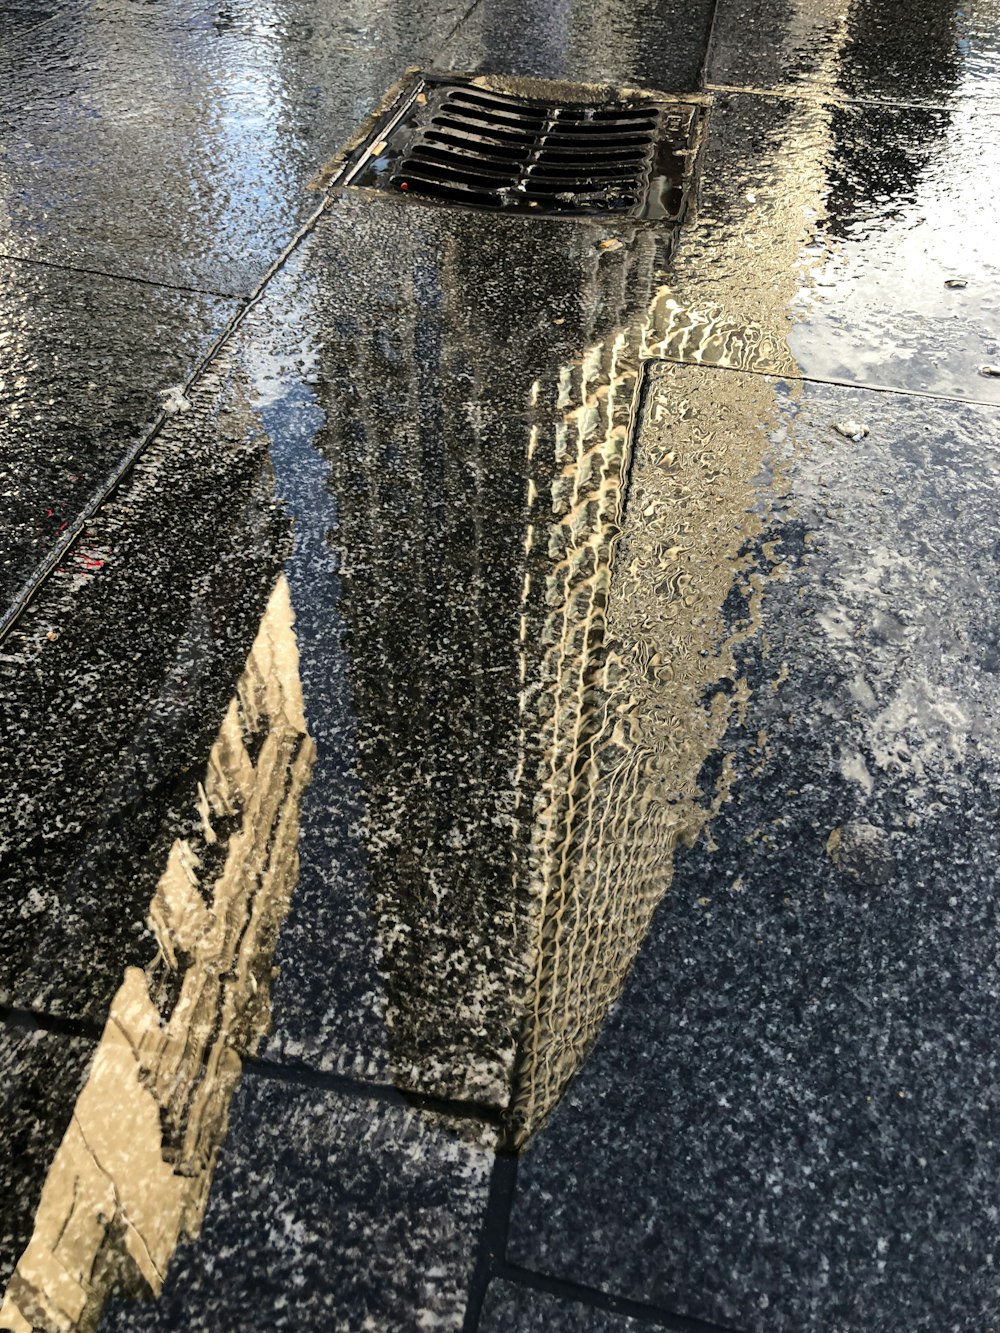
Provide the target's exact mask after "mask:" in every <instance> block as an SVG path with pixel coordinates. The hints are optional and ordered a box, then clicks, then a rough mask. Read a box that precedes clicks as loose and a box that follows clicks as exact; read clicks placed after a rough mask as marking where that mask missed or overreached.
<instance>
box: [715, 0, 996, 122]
mask: <svg viewBox="0 0 1000 1333" xmlns="http://www.w3.org/2000/svg"><path fill="white" fill-rule="evenodd" d="M714 37H715V40H714V42H713V47H712V58H711V66H710V70H709V78H710V79H711V80H712V81H713V82H715V83H723V84H739V85H741V86H746V85H749V86H752V87H755V88H771V89H774V90H778V89H781V90H786V91H796V92H801V93H807V94H816V93H819V94H821V95H822V94H826V93H831V92H837V93H840V94H842V95H843V94H846V95H847V96H849V97H861V98H865V99H876V100H886V101H893V102H921V103H933V104H936V105H939V106H949V105H951V104H953V103H955V102H957V101H961V100H973V99H976V100H978V99H982V98H996V97H998V96H1000V90H998V89H997V85H996V76H995V66H996V61H997V56H998V54H1000V9H998V7H997V5H996V0H976V3H974V4H971V5H967V6H963V7H955V6H952V5H947V4H944V5H943V4H939V3H938V0H916V3H908V4H906V6H905V8H904V7H903V6H901V5H899V4H894V3H889V4H886V3H884V2H883V0H861V3H859V4H854V5H851V6H849V7H845V6H844V5H842V4H840V3H838V0H783V2H782V3H779V4H772V3H765V0H721V3H720V4H719V7H718V14H717V17H716V21H715V32H714Z"/></svg>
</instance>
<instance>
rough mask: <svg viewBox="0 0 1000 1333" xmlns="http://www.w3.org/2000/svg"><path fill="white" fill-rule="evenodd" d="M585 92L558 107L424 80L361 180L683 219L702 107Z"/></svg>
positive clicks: (458, 197) (493, 200) (463, 197)
mask: <svg viewBox="0 0 1000 1333" xmlns="http://www.w3.org/2000/svg"><path fill="white" fill-rule="evenodd" d="M580 92H581V100H579V101H576V100H567V101H565V102H557V101H555V100H554V99H553V100H552V101H547V100H541V99H538V98H534V97H523V96H520V95H519V94H517V93H514V92H506V91H503V92H500V91H496V90H495V89H493V88H480V87H477V86H474V85H473V84H472V82H471V81H460V80H459V81H456V80H455V79H454V78H452V77H449V78H448V79H442V78H436V77H434V76H425V77H424V78H423V79H422V80H421V82H420V84H419V86H418V87H417V88H415V90H414V94H413V97H412V101H411V104H410V107H409V110H408V112H407V113H406V114H405V115H404V116H402V117H401V118H400V119H399V120H398V121H397V123H396V124H395V126H394V128H393V130H392V132H391V134H390V135H389V137H388V138H386V139H385V140H382V141H379V142H377V153H375V152H374V151H373V153H372V155H371V156H370V157H369V159H368V161H367V162H366V164H365V166H364V168H363V169H362V171H361V172H360V173H359V174H358V176H356V177H355V180H354V183H355V184H358V185H373V186H377V187H379V188H382V189H387V190H393V191H399V192H401V193H406V194H409V195H413V196H418V197H420V196H424V197H428V198H432V199H437V200H446V201H450V202H451V203H455V204H460V205H464V206H466V207H474V208H489V209H497V210H509V211H524V212H527V211H531V212H534V213H554V214H562V213H586V214H619V215H621V214H624V215H626V216H631V217H640V218H663V219H666V220H669V221H679V220H680V219H681V216H682V214H683V211H684V208H685V204H686V199H687V194H688V188H687V187H688V186H689V184H690V180H691V177H692V168H693V157H694V152H695V149H696V145H697V135H698V128H699V125H700V116H701V107H700V106H699V105H697V104H694V103H684V102H676V101H668V100H667V99H666V98H663V99H662V100H661V99H659V98H657V97H655V96H653V95H650V96H646V95H641V96H639V95H636V96H634V97H622V98H620V99H614V98H608V97H607V96H605V97H604V98H601V99H598V98H596V97H594V98H593V99H592V100H589V101H588V100H584V99H585V98H586V96H587V93H588V92H589V90H583V89H581V90H580Z"/></svg>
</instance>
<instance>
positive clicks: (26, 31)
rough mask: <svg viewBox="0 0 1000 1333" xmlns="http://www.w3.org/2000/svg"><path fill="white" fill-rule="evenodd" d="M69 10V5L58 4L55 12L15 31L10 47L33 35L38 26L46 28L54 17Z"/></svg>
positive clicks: (62, 14) (60, 16)
mask: <svg viewBox="0 0 1000 1333" xmlns="http://www.w3.org/2000/svg"><path fill="white" fill-rule="evenodd" d="M69 12H70V7H69V5H60V6H59V8H58V9H57V10H56V11H55V13H54V14H50V15H49V16H48V18H47V19H39V20H38V22H37V23H33V24H32V25H31V27H30V28H22V29H21V30H20V31H19V32H17V33H15V35H14V37H13V38H12V40H11V47H13V46H14V45H15V44H16V43H17V42H20V41H22V40H23V39H24V38H25V37H34V35H35V33H36V32H38V30H39V28H47V27H48V25H49V24H50V23H55V21H56V19H60V18H62V17H63V16H64V15H65V14H68V13H69Z"/></svg>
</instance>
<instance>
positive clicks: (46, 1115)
mask: <svg viewBox="0 0 1000 1333" xmlns="http://www.w3.org/2000/svg"><path fill="white" fill-rule="evenodd" d="M93 1049H94V1048H93V1043H92V1042H89V1041H86V1040H84V1039H82V1038H78V1037H60V1036H56V1035H54V1034H53V1033H50V1032H41V1031H38V1030H32V1029H28V1028H25V1027H23V1026H21V1025H19V1024H17V1023H12V1024H10V1025H8V1024H7V1023H4V1022H0V1067H2V1069H3V1078H2V1079H0V1131H2V1132H0V1290H2V1289H3V1288H5V1287H6V1285H7V1282H8V1280H9V1278H10V1275H11V1273H12V1272H13V1271H14V1265H15V1264H16V1263H17V1260H18V1259H19V1257H20V1255H21V1251H22V1250H23V1249H24V1247H25V1245H27V1243H28V1240H29V1239H30V1237H31V1231H32V1226H33V1223H34V1217H35V1209H36V1207H37V1206H38V1198H39V1195H40V1194H41V1191H42V1185H43V1184H44V1182H45V1176H46V1173H47V1171H48V1169H49V1163H50V1162H51V1161H52V1158H53V1157H54V1156H55V1152H56V1149H57V1148H58V1146H59V1142H60V1140H61V1139H62V1136H63V1134H64V1132H65V1130H66V1126H67V1125H68V1124H69V1120H70V1116H71V1115H72V1112H73V1103H74V1101H75V1099H76V1094H77V1092H78V1091H79V1088H80V1086H81V1084H82V1083H83V1081H84V1078H85V1076H86V1071H87V1066H88V1064H89V1063H90V1058H91V1055H92V1054H93Z"/></svg>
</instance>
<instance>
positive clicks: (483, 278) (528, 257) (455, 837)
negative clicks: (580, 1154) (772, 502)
mask: <svg viewBox="0 0 1000 1333" xmlns="http://www.w3.org/2000/svg"><path fill="white" fill-rule="evenodd" d="M360 209H367V210H372V209H377V210H378V211H379V215H378V223H377V226H378V229H379V233H380V236H381V240H382V246H381V247H380V250H379V252H378V253H373V252H372V247H371V245H370V241H369V239H368V232H367V231H366V230H365V229H364V228H363V227H362V224H361V223H357V224H355V223H354V221H353V214H354V212H355V210H360ZM369 225H371V224H369ZM616 230H617V234H618V235H620V237H621V239H622V245H621V246H620V247H616V246H615V245H612V246H610V247H609V246H607V245H606V240H607V237H606V233H605V232H604V231H602V230H601V228H600V226H595V225H593V224H589V225H588V224H584V225H582V226H581V225H580V224H578V223H576V224H573V223H569V224H567V223H562V222H558V223H552V222H546V223H545V224H544V225H541V226H539V225H537V224H534V223H532V222H530V221H524V220H518V219H504V220H503V222H502V223H500V224H499V225H498V223H497V220H496V219H493V218H484V217H483V216H481V215H476V214H474V213H469V212H460V211H455V210H451V209H438V208H428V207H424V206H415V207H414V206H410V205H408V204H407V203H405V202H404V201H402V200H395V199H386V198H385V196H378V197H376V198H373V197H371V196H358V195H356V194H354V193H353V192H351V191H348V192H346V193H345V194H343V195H340V196H338V197H337V199H336V200H335V203H334V207H333V213H332V215H331V227H330V232H329V233H328V236H332V238H333V239H332V240H328V242H327V245H328V246H329V247H330V248H329V249H327V250H325V251H320V252H319V254H321V256H322V258H321V261H320V263H319V264H316V265H315V266H314V267H313V268H312V269H311V271H310V279H311V281H312V282H313V283H314V284H315V287H316V290H317V292H318V296H317V300H318V301H319V302H320V305H321V308H322V313H321V314H320V316H319V317H318V318H317V319H316V320H315V321H314V325H313V327H314V328H316V327H319V328H321V329H322V330H323V337H324V342H323V346H322V348H321V349H320V350H319V354H318V364H319V368H320V371H321V374H320V376H319V381H320V386H321V387H320V389H319V390H318V392H319V394H320V395H321V397H322V399H323V404H324V408H325V411H326V417H327V425H326V427H325V428H324V429H322V430H321V431H320V432H319V434H318V435H317V437H316V446H317V448H318V449H319V450H320V451H321V452H322V453H323V455H324V457H325V458H326V459H327V460H328V461H329V464H330V469H331V470H330V478H329V482H328V484H329V486H330V488H331V490H332V491H333V493H334V495H335V497H336V505H337V528H336V532H335V534H334V535H333V537H332V541H333V542H334V543H335V546H336V549H337V551H338V553H339V558H340V570H339V580H340V586H341V590H342V591H341V597H340V602H339V610H340V613H341V615H342V616H343V619H344V622H345V625H346V629H347V634H346V638H345V641H344V643H345V648H346V652H347V658H348V676H349V679H350V693H351V699H352V705H353V713H354V719H353V724H352V725H353V726H354V728H355V731H354V735H355V737H356V745H357V751H358V755H359V760H358V778H359V781H360V785H361V788H362V791H363V807H364V811H365V815H364V820H363V823H362V824H361V825H360V826H359V828H358V834H359V836H360V839H361V840H362V842H363V858H364V863H365V865H366V868H367V875H368V878H369V890H368V894H369V907H370V910H371V912H372V915H373V917H374V920H375V922H376V929H377V934H378V939H379V947H380V972H381V976H382V981H383V985H384V991H385V997H386V1011H385V1017H386V1024H387V1028H388V1036H389V1041H390V1048H391V1054H392V1059H393V1072H394V1076H395V1078H396V1080H397V1082H398V1083H400V1085H402V1086H403V1087H407V1088H411V1089H414V1090H417V1091H423V1092H430V1093H435V1094H437V1095H444V1096H451V1097H461V1098H465V1099H469V1100H476V1101H479V1102H482V1103H487V1104H489V1105H492V1106H494V1107H496V1108H497V1109H500V1110H502V1111H504V1112H505V1113H507V1114H508V1116H509V1118H510V1121H511V1128H512V1133H513V1136H514V1138H515V1139H516V1140H520V1139H522V1138H523V1137H525V1136H526V1135H527V1134H528V1133H530V1132H531V1131H532V1130H533V1129H534V1128H536V1127H537V1125H538V1124H539V1123H540V1122H541V1121H542V1120H543V1119H544V1117H545V1115H546V1114H547V1113H548V1111H549V1110H550V1109H551V1107H552V1105H553V1104H554V1102H555V1101H556V1099H557V1098H558V1096H559V1095H560V1093H561V1091H562V1089H563V1087H564V1086H565V1083H566V1081H567V1080H568V1078H569V1077H570V1076H571V1075H572V1073H573V1072H574V1071H575V1069H576V1068H578V1066H579V1064H580V1061H581V1060H582V1059H583V1058H584V1055H585V1053H586V1051H587V1049H588V1047H589V1045H590V1043H591V1042H592V1041H593V1039H594V1037H595V1035H596V1033H597V1031H598V1030H599V1027H600V1024H601V1022H602V1021H603V1018H604V1016H605V1014H606V1013H607V1010H608V1007H609V1006H610V1004H611V1002H612V1001H613V999H614V998H615V996H616V994H617V993H618V990H619V989H620V987H621V985H622V984H623V982H624V979H625V976H626V974H627V971H628V968H629V966H630V964H631V961H632V959H633V958H634V956H635V952H636V950H637V949H638V947H639V944H640V942H641V940H642V938H643V936H644V934H645V931H646V929H647V928H648V925H649V922H650V919H651V915H652V912H653V910H654V908H655V906H656V904H657V902H658V901H659V899H660V898H661V897H662V894H663V892H664V891H665V889H666V888H667V886H668V885H669V881H670V874H671V859H672V851H673V848H674V846H675V845H676V843H677V841H678V840H679V839H680V838H682V837H692V836H694V835H695V834H696V833H697V831H698V830H699V829H700V828H701V827H702V826H703V824H704V822H705V820H706V819H707V818H708V816H709V814H710V813H711V810H712V808H713V806H714V804H715V802H716V801H717V799H719V792H720V791H723V790H724V789H725V784H726V782H727V780H728V776H727V772H726V769H725V765H723V766H722V774H721V777H720V778H719V779H718V780H716V779H714V778H713V779H712V781H711V782H707V781H706V788H705V790H704V792H702V791H701V790H699V788H698V780H699V775H700V773H701V771H702V768H703V765H704V763H705V760H706V759H707V758H708V756H709V755H710V754H711V752H712V751H713V750H715V749H716V748H717V747H718V744H719V741H720V739H721V736H722V734H723V732H724V730H725V727H726V724H727V721H728V718H729V716H730V713H731V710H732V708H734V707H737V706H738V705H739V702H740V698H741V688H742V687H741V686H739V684H738V683H734V684H733V685H732V687H731V688H729V687H722V686H720V681H723V680H724V678H725V677H726V675H727V673H732V672H733V670H734V668H733V663H732V654H731V652H729V651H727V649H726V647H725V643H726V640H727V636H731V634H732V633H734V632H735V631H734V630H733V629H732V628H731V627H730V628H727V622H725V621H724V620H723V617H722V607H723V604H724V603H725V602H726V600H727V597H728V596H729V594H730V591H731V588H732V586H733V584H734V581H735V580H736V579H737V578H738V576H739V574H740V571H741V568H742V565H743V564H744V563H746V561H745V560H743V558H742V557H741V554H740V553H741V551H742V548H743V546H744V544H745V543H746V542H747V541H748V540H750V541H752V540H753V539H754V537H755V534H758V533H759V532H760V530H761V527H762V519H761V518H760V517H752V516H750V517H748V511H749V510H750V509H751V508H752V506H753V497H754V488H753V479H754V477H755V476H756V474H757V472H758V470H759V466H760V459H761V457H762V455H763V453H764V452H765V451H766V449H767V446H768V440H767V436H766V432H763V431H762V433H761V438H760V439H759V440H754V441H752V442H750V444H749V446H748V447H746V448H744V447H743V446H742V444H738V443H733V442H730V441H728V440H724V439H715V438H704V439H703V438H701V437H700V436H699V434H698V427H697V425H696V424H695V423H693V422H692V423H691V424H690V425H689V426H688V425H685V426H682V427H681V428H679V429H680V431H681V437H680V438H678V439H677V440H676V441H675V442H674V447H673V448H672V450H670V451H669V452H671V453H672V455H673V459H674V463H673V472H672V473H671V474H670V475H669V476H668V475H667V471H666V470H665V466H664V465H663V463H662V460H661V461H660V464H659V465H658V466H659V470H660V474H659V476H658V477H654V476H652V475H647V472H648V467H647V463H648V459H646V458H645V453H646V452H648V451H649V450H650V449H653V447H654V445H653V443H652V442H653V441H655V440H658V439H659V438H660V436H661V434H662V432H663V431H666V430H667V427H668V425H669V423H667V424H663V423H659V422H656V421H654V420H653V419H652V417H650V420H649V423H648V425H649V429H648V430H647V431H646V432H644V440H645V442H644V443H643V446H642V450H643V451H644V452H641V453H640V456H639V458H638V459H637V460H636V465H637V466H638V467H639V469H640V471H639V472H636V473H635V474H634V475H632V476H631V479H630V470H631V468H632V466H633V464H632V462H631V459H630V454H631V452H632V448H633V441H632V437H631V424H632V420H633V415H634V412H635V409H636V403H637V397H638V390H639V371H640V365H641V359H642V356H643V354H644V352H645V350H646V348H647V347H651V346H655V345H657V344H658V342H659V341H660V340H661V339H662V338H663V337H665V336H666V332H667V327H668V325H669V323H670V321H671V319H672V318H673V308H672V307H671V306H670V303H669V300H667V299H666V298H665V297H664V296H663V294H662V293H660V294H659V295H656V294H655V293H656V292H657V282H658V279H659V278H660V274H661V271H662V269H663V267H664V265H665V264H666V263H667V261H668V260H669V254H670V250H671V246H672V240H673V238H672V236H671V235H670V234H669V233H666V234H664V233H663V232H660V231H657V230H656V229H655V228H650V229H646V228H642V227H635V228H621V229H616ZM356 236H357V239H355V237H356ZM498 238H502V242H501V240H500V239H498ZM500 243H502V259H503V268H504V280H503V281H497V279H496V276H495V270H494V268H493V266H492V265H490V267H489V268H488V269H487V270H484V268H483V263H484V254H490V253H492V250H493V248H494V247H496V246H497V245H498V244H500ZM356 247H357V249H356ZM361 247H364V263H365V264H366V265H367V270H368V290H369V291H370V292H371V293H374V294H375V299H374V300H372V301H371V302H369V303H368V304H366V305H365V306H364V307H359V305H358V303H357V301H356V300H352V296H351V292H350V283H351V277H350V275H351V274H352V273H353V272H356V271H357V265H358V264H359V263H361V262H362V254H361ZM347 311H349V312H350V315H349V317H345V314H344V312H347ZM658 403H659V406H658V407H657V408H656V409H655V410H656V411H658V412H663V411H666V410H668V409H665V408H664V407H663V402H662V401H660V400H658ZM674 409H676V410H677V411H682V412H683V411H687V415H688V416H695V415H696V413H695V412H694V411H688V409H682V407H681V406H679V405H678V403H677V402H674V403H673V404H672V407H671V408H670V409H669V410H670V411H673V410H674ZM644 411H646V412H647V415H648V414H650V413H653V412H654V408H653V407H651V406H649V404H648V403H647V405H646V407H645V408H644ZM762 415H766V413H765V412H764V411H763V409H762ZM685 419H686V418H685ZM661 427H662V429H661ZM673 429H674V430H675V433H676V432H677V429H678V428H676V427H674V428H673ZM719 460H723V464H720V463H719ZM722 465H724V466H725V468H726V469H728V476H729V478H730V479H729V480H727V479H726V478H725V477H721V476H720V466H722ZM655 471H656V469H654V472H655ZM640 475H641V476H642V479H643V480H642V485H643V487H644V494H645V496H646V498H645V500H644V501H643V504H642V507H641V509H639V510H637V509H636V503H637V502H636V500H635V496H634V494H631V491H630V488H632V489H633V490H634V487H635V485H636V481H637V478H638V477H639V476H640ZM670 488H673V489H670ZM651 506H652V509H651ZM654 511H655V512H654ZM671 534H673V535H671ZM668 537H669V540H668ZM623 559H624V560H626V561H627V564H626V565H625V566H623V565H622V563H621V562H622V560H623ZM747 559H749V557H747ZM741 562H742V563H741ZM741 604H742V606H743V608H744V610H746V608H747V605H748V604H747V601H746V598H742V599H741ZM747 614H748V615H749V612H747ZM744 619H745V617H744ZM744 630H745V625H744V624H743V622H742V621H741V622H740V632H743V631H744ZM359 859H360V858H359Z"/></svg>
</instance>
